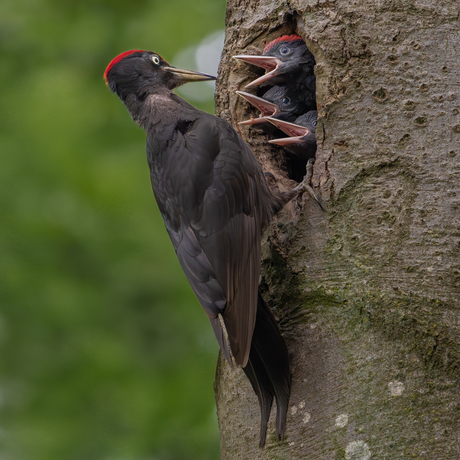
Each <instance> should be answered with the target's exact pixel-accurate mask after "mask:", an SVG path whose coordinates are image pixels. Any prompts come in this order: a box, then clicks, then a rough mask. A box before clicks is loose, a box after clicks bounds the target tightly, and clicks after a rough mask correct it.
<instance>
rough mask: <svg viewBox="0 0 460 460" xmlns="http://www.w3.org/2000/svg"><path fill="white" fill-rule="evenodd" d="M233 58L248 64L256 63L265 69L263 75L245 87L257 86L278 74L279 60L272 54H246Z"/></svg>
mask: <svg viewBox="0 0 460 460" xmlns="http://www.w3.org/2000/svg"><path fill="white" fill-rule="evenodd" d="M233 57H234V58H235V59H239V60H240V61H244V62H248V63H249V64H253V65H256V66H258V67H262V68H263V69H265V70H266V71H267V73H266V74H265V75H262V76H261V77H260V78H257V80H254V81H252V82H251V83H249V84H248V85H246V88H249V87H251V86H257V85H260V84H261V83H264V82H266V81H267V80H270V78H272V77H274V76H276V75H278V68H279V66H280V65H281V60H279V59H278V58H276V57H274V56H248V55H240V56H233Z"/></svg>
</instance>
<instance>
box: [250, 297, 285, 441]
mask: <svg viewBox="0 0 460 460" xmlns="http://www.w3.org/2000/svg"><path fill="white" fill-rule="evenodd" d="M243 371H244V373H245V374H246V376H247V377H248V379H249V381H250V382H251V385H252V388H253V389H254V391H255V393H256V395H257V398H258V399H259V405H260V411H261V425H260V447H263V446H264V445H265V438H266V434H267V424H268V419H269V418H270V410H271V407H272V403H273V398H275V400H276V405H277V413H276V423H275V426H276V437H277V439H278V440H281V439H283V438H284V430H285V428H286V416H287V410H288V405H289V396H290V394H291V371H290V369H289V356H288V351H287V347H286V343H285V342H284V339H283V337H282V336H281V334H280V331H279V329H278V325H277V324H276V321H275V318H274V317H273V315H272V313H271V311H270V310H269V308H268V306H267V304H266V303H265V301H264V299H263V298H262V296H261V295H260V293H259V297H258V303H257V318H256V325H255V328H254V334H253V337H252V343H251V351H250V353H249V361H248V364H247V365H246V367H244V368H243Z"/></svg>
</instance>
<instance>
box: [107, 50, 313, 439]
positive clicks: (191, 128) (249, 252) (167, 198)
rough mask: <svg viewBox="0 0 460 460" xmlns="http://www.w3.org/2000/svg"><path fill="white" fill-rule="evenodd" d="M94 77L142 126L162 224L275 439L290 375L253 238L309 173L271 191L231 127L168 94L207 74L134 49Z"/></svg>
mask: <svg viewBox="0 0 460 460" xmlns="http://www.w3.org/2000/svg"><path fill="white" fill-rule="evenodd" d="M104 76H105V80H106V83H107V85H108V86H109V88H110V89H111V90H112V92H114V93H116V94H117V95H118V97H119V98H120V99H121V101H122V102H123V103H124V104H125V106H126V108H127V109H128V111H129V113H130V114H131V116H132V118H133V120H134V121H135V122H136V123H137V124H138V125H139V126H141V127H142V128H143V129H144V130H145V131H146V135H147V142H146V150H147V159H148V164H149V168H150V177H151V183H152V188H153V193H154V195H155V198H156V201H157V203H158V207H159V209H160V211H161V214H162V216H163V219H164V222H165V226H166V230H167V232H168V234H169V236H170V238H171V241H172V244H173V246H174V249H175V250H176V254H177V257H178V259H179V262H180V264H181V267H182V269H183V270H184V273H185V275H186V277H187V279H188V281H189V283H190V285H191V287H192V289H193V291H194V293H195V295H196V296H197V298H198V300H199V302H200V304H201V306H202V307H203V309H204V310H205V312H206V314H207V315H208V317H209V320H210V322H211V325H212V327H213V329H214V333H215V335H216V338H217V341H218V342H219V345H220V348H221V350H222V352H223V354H224V355H225V357H226V359H227V360H228V362H229V363H230V365H232V358H231V355H233V358H234V360H235V362H236V363H237V364H238V365H240V366H241V367H242V368H243V370H244V372H245V374H246V375H247V377H248V378H249V380H250V382H251V385H252V387H253V389H254V391H255V393H256V394H257V397H258V399H259V404H260V407H261V429H260V445H261V446H263V445H264V444H265V436H266V429H267V422H268V419H269V416H270V409H271V406H272V402H273V399H275V400H276V403H277V415H276V422H275V425H276V434H277V439H282V438H283V436H284V432H285V426H286V414H287V408H288V403H289V396H290V385H291V373H290V369H289V359H288V352H287V348H286V344H285V342H284V340H283V338H282V336H281V334H280V332H279V329H278V326H277V324H276V322H275V320H274V318H273V315H272V314H271V312H270V310H269V309H268V307H267V305H266V304H265V302H264V301H263V299H262V297H261V295H260V293H259V292H258V284H259V275H260V258H261V254H260V252H261V243H260V242H261V236H262V231H263V230H264V228H265V227H267V225H268V223H269V221H270V219H271V217H272V216H273V215H274V214H275V213H276V212H277V211H278V210H279V209H281V208H282V207H283V205H284V204H285V203H287V202H288V201H289V200H290V199H292V198H293V197H294V196H296V195H298V194H299V193H301V192H303V191H305V190H307V189H308V182H309V177H307V176H306V178H305V181H303V182H302V183H301V184H299V186H297V187H296V188H295V189H294V190H292V191H290V192H285V193H280V192H274V193H272V192H271V191H270V189H269V187H268V185H267V182H266V180H265V178H264V175H263V173H262V169H261V167H260V164H259V163H258V162H257V160H256V158H255V157H254V155H253V153H252V151H251V150H250V148H249V147H248V146H247V145H246V144H245V143H244V142H243V140H242V139H241V138H240V137H239V136H238V134H237V133H236V131H235V130H234V129H233V128H232V127H231V126H230V125H229V124H228V123H227V122H226V121H224V120H223V119H221V118H218V117H215V116H212V115H210V114H208V113H205V112H202V111H201V110H198V109H196V108H195V107H193V106H192V105H190V104H188V103H187V102H186V101H184V100H183V99H181V98H180V97H178V96H177V95H176V94H175V93H174V92H173V91H172V90H173V89H174V88H175V87H177V86H179V85H181V84H183V83H185V82H189V81H202V80H213V79H215V78H214V77H212V76H209V75H205V74H202V73H198V72H193V71H189V70H182V69H177V68H175V67H172V66H170V65H169V64H168V63H167V62H166V61H165V60H164V59H162V58H161V57H160V56H159V55H158V54H156V53H154V52H151V51H142V50H133V51H127V52H125V53H122V54H120V55H119V56H117V57H116V58H115V59H113V60H112V62H110V64H109V65H108V67H107V69H106V71H105V74H104ZM310 177H311V174H310ZM219 318H220V319H221V320H222V322H221V321H220V319H219ZM223 327H225V329H226V332H227V336H228V342H227V340H226V338H225V334H224V330H223ZM230 350H231V352H230Z"/></svg>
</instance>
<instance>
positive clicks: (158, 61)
mask: <svg viewBox="0 0 460 460" xmlns="http://www.w3.org/2000/svg"><path fill="white" fill-rule="evenodd" d="M152 61H153V63H154V64H155V65H160V58H159V57H158V56H157V55H156V54H154V55H153V56H152Z"/></svg>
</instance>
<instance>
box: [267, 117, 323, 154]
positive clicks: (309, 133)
mask: <svg viewBox="0 0 460 460" xmlns="http://www.w3.org/2000/svg"><path fill="white" fill-rule="evenodd" d="M267 120H268V121H269V122H270V123H272V124H274V125H275V126H276V127H277V128H278V129H281V130H282V131H284V132H285V133H286V134H287V135H288V136H289V137H283V138H281V139H272V140H270V141H268V142H269V143H271V144H277V145H281V146H283V147H286V146H290V145H293V144H300V145H302V144H316V123H317V120H318V112H317V111H316V110H310V111H309V112H307V113H305V114H303V115H301V116H300V117H298V118H297V119H296V121H295V123H287V122H285V121H282V120H277V119H276V118H271V117H268V118H267Z"/></svg>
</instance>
